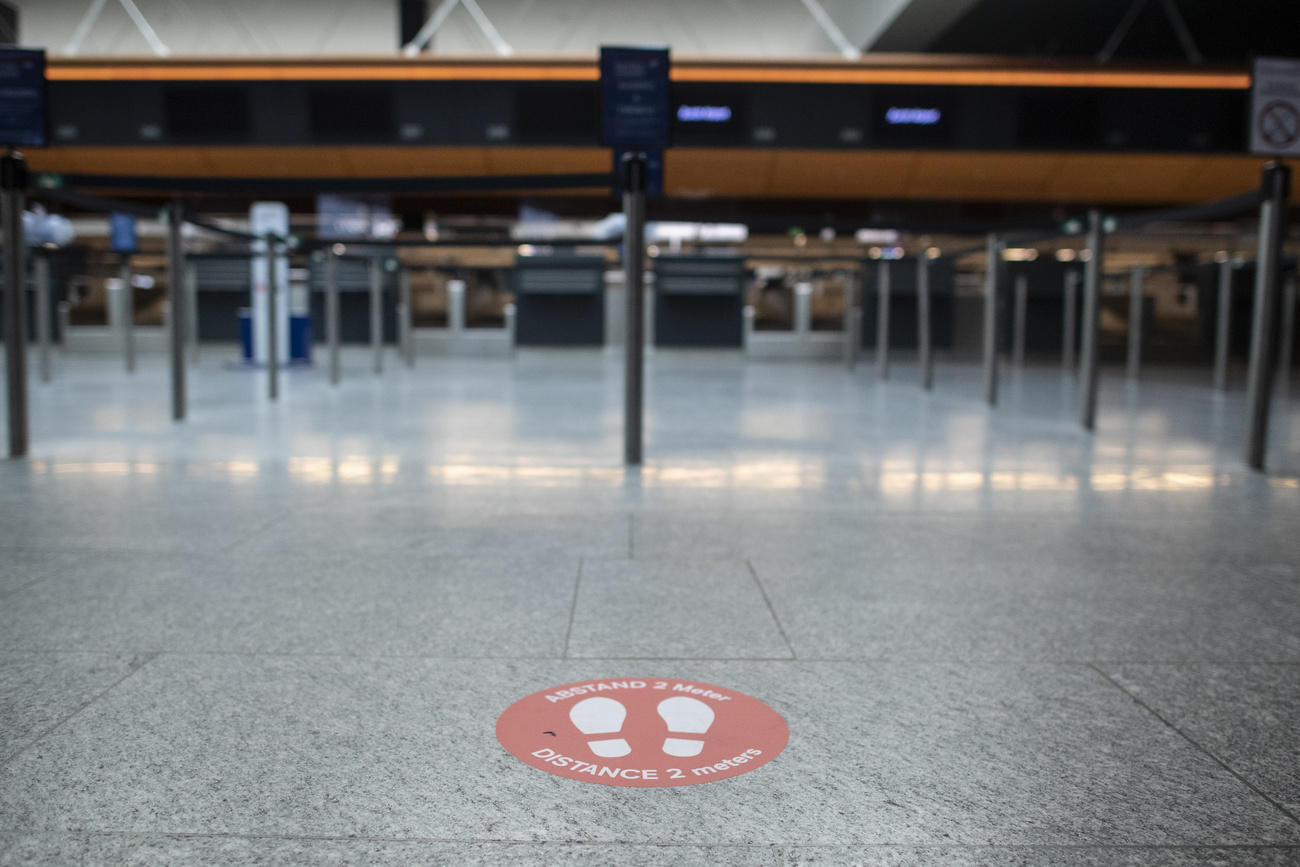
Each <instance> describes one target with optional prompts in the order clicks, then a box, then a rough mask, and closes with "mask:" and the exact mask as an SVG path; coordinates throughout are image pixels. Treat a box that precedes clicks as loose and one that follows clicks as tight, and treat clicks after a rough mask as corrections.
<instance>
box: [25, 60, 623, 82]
mask: <svg viewBox="0 0 1300 867" xmlns="http://www.w3.org/2000/svg"><path fill="white" fill-rule="evenodd" d="M45 74H46V77H47V78H49V80H50V81H535V80H539V79H544V80H549V81H596V80H598V79H599V78H600V71H599V70H598V69H597V68H596V67H595V66H587V65H581V66H578V65H571V66H492V65H473V66H465V65H459V64H458V65H456V66H450V65H447V66H427V65H416V64H411V65H410V66H403V65H399V64H394V65H391V66H389V65H383V66H379V65H370V64H359V65H356V66H336V65H329V66H305V65H303V66H297V65H287V64H286V65H281V64H255V65H248V66H244V65H239V66H234V65H224V64H211V65H190V64H183V65H181V64H177V65H175V66H171V65H164V64H158V65H143V64H142V65H138V66H137V65H128V66H80V65H78V66H58V65H57V61H51V62H50V65H49V66H48V67H47V69H46V73H45Z"/></svg>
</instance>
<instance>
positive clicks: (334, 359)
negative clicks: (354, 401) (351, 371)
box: [325, 250, 339, 385]
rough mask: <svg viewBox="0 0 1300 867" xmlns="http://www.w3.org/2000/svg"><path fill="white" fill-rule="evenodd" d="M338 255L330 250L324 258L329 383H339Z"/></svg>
mask: <svg viewBox="0 0 1300 867" xmlns="http://www.w3.org/2000/svg"><path fill="white" fill-rule="evenodd" d="M338 262H339V257H338V254H337V253H335V252H334V251H333V250H330V251H329V253H328V254H327V257H326V259H325V340H326V342H328V343H329V353H330V385H338V384H339V268H338Z"/></svg>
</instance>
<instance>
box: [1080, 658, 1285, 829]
mask: <svg viewBox="0 0 1300 867" xmlns="http://www.w3.org/2000/svg"><path fill="white" fill-rule="evenodd" d="M1088 667H1089V668H1091V669H1092V670H1093V671H1095V672H1096V673H1097V674H1098V675H1099V676H1100V677H1101V678H1102V679H1103V680H1105V681H1106V682H1107V683H1109V684H1110V685H1111V686H1113V687H1115V689H1117V690H1119V691H1120V692H1122V693H1123V694H1124V695H1126V696H1127V697H1128V698H1129V699H1130V700H1131V701H1132V702H1133V703H1134V704H1136V705H1137V706H1138V707H1140V708H1142V709H1143V710H1145V711H1146V712H1147V713H1148V714H1150V715H1151V716H1153V717H1155V718H1156V719H1157V720H1159V721H1160V722H1162V723H1163V724H1164V725H1165V726H1167V727H1168V728H1169V729H1170V730H1171V731H1173V732H1174V733H1175V734H1177V735H1178V736H1179V737H1181V738H1182V739H1183V740H1185V741H1187V743H1189V744H1191V745H1192V746H1193V747H1194V748H1196V749H1197V750H1198V751H1199V752H1201V753H1202V754H1203V755H1205V756H1206V757H1207V758H1209V759H1210V760H1211V761H1213V762H1214V763H1215V764H1217V765H1218V766H1219V767H1221V768H1223V769H1224V770H1225V771H1227V772H1228V773H1229V774H1231V775H1232V776H1233V777H1234V778H1236V780H1237V781H1238V782H1239V783H1241V784H1242V785H1243V786H1245V787H1246V788H1248V789H1250V790H1251V791H1252V792H1254V793H1255V794H1256V795H1258V796H1259V797H1261V798H1263V799H1264V800H1265V801H1267V802H1268V803H1269V804H1271V805H1272V806H1273V808H1274V809H1276V810H1277V811H1278V812H1280V813H1281V814H1282V815H1284V816H1286V817H1287V818H1288V819H1290V820H1291V821H1292V822H1294V823H1295V824H1297V825H1300V816H1297V815H1296V814H1295V813H1293V812H1292V811H1291V810H1289V809H1287V807H1286V806H1285V805H1283V804H1282V803H1280V802H1279V801H1278V800H1277V799H1275V798H1273V797H1272V796H1271V795H1269V794H1268V793H1267V792H1265V791H1264V790H1263V789H1261V788H1259V787H1258V786H1256V785H1255V784H1254V783H1252V782H1251V781H1250V780H1248V779H1247V778H1246V777H1245V776H1244V775H1243V774H1241V773H1240V772H1239V771H1237V769H1236V768H1234V767H1233V766H1232V765H1230V764H1229V763H1228V762H1227V761H1225V760H1224V759H1222V758H1220V757H1219V756H1218V755H1217V754H1216V753H1214V752H1213V751H1212V750H1210V749H1209V748H1208V747H1206V746H1204V745H1202V744H1201V743H1200V742H1199V741H1197V740H1196V739H1195V738H1193V737H1192V736H1191V735H1189V734H1188V733H1187V732H1185V731H1183V730H1182V729H1181V728H1179V727H1178V726H1176V725H1174V723H1173V722H1172V721H1170V720H1169V719H1167V718H1166V717H1165V716H1164V715H1163V714H1161V713H1160V712H1159V711H1157V710H1156V709H1155V708H1154V707H1152V706H1151V705H1150V704H1148V703H1147V702H1145V701H1143V700H1142V699H1141V698H1139V697H1138V696H1137V695H1135V694H1134V693H1133V692H1132V691H1130V690H1129V689H1127V688H1126V687H1125V686H1124V685H1123V684H1121V683H1120V682H1119V681H1118V680H1116V679H1115V678H1114V677H1112V676H1111V675H1110V674H1109V673H1108V672H1107V671H1106V670H1105V669H1103V668H1101V666H1099V665H1097V664H1095V663H1090V664H1089V666H1088Z"/></svg>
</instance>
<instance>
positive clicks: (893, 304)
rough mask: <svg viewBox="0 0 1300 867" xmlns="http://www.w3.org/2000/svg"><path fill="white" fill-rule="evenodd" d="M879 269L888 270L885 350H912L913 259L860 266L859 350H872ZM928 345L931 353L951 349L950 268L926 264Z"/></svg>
mask: <svg viewBox="0 0 1300 867" xmlns="http://www.w3.org/2000/svg"><path fill="white" fill-rule="evenodd" d="M882 267H887V268H888V269H889V348H890V349H891V350H892V349H908V350H911V349H916V348H917V339H918V338H917V335H918V331H919V329H918V320H917V305H916V258H915V257H908V258H905V259H875V260H868V261H867V262H866V263H865V265H864V266H863V268H864V270H863V275H864V278H863V287H862V330H861V339H862V346H864V347H868V348H872V349H874V348H875V346H876V334H877V333H878V332H877V328H876V325H877V323H878V322H879V311H880V286H881V277H882V274H883V272H882V270H881V269H882ZM929 271H930V341H931V345H932V346H933V347H934V348H935V349H950V348H952V337H953V333H952V326H953V314H954V310H953V273H954V272H953V265H952V260H951V259H932V260H930V268H929Z"/></svg>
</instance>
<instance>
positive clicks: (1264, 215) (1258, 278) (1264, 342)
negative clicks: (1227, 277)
mask: <svg viewBox="0 0 1300 867" xmlns="http://www.w3.org/2000/svg"><path fill="white" fill-rule="evenodd" d="M1290 181H1291V170H1290V169H1288V168H1287V167H1286V166H1285V165H1283V164H1281V163H1270V164H1269V165H1268V166H1267V167H1266V168H1265V169H1264V178H1263V188H1262V189H1261V190H1260V192H1261V196H1260V199H1261V201H1260V205H1259V255H1258V257H1257V258H1256V260H1255V311H1254V316H1253V318H1252V323H1251V329H1250V371H1249V375H1248V377H1247V380H1246V455H1245V456H1246V465H1247V466H1249V467H1250V468H1251V469H1254V470H1259V469H1263V467H1264V454H1265V452H1266V451H1267V449H1268V411H1269V403H1270V400H1271V397H1272V395H1271V393H1270V392H1271V391H1272V386H1273V363H1274V359H1273V329H1274V322H1273V317H1274V315H1275V311H1276V310H1277V294H1278V290H1279V288H1280V286H1281V282H1282V268H1281V265H1282V262H1281V259H1282V239H1283V237H1284V234H1283V233H1284V226H1283V222H1284V219H1285V217H1286V200H1287V195H1288V193H1289V192H1290V186H1291V183H1290Z"/></svg>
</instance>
